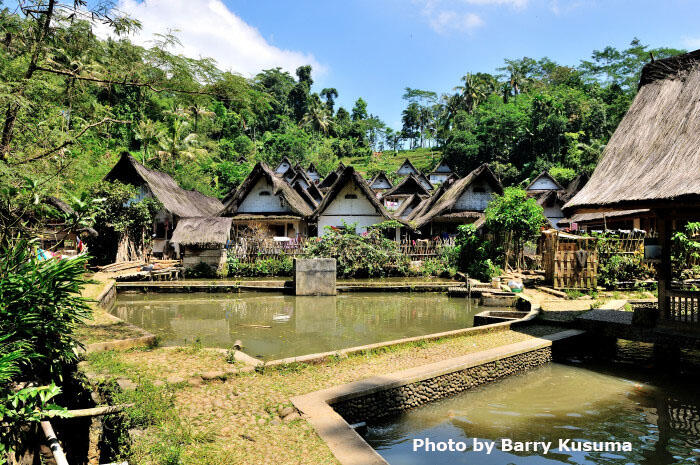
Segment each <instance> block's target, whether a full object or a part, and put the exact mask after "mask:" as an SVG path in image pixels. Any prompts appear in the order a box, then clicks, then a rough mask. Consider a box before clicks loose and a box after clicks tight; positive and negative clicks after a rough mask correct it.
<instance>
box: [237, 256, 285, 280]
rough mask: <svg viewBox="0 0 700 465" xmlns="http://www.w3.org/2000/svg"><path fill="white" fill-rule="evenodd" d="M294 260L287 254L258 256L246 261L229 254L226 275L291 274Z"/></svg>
mask: <svg viewBox="0 0 700 465" xmlns="http://www.w3.org/2000/svg"><path fill="white" fill-rule="evenodd" d="M293 267H294V262H293V261H292V258H291V257H290V256H288V255H281V256H280V257H279V258H260V259H257V260H255V261H253V262H246V261H242V260H239V259H238V258H235V257H234V256H229V258H228V275H229V276H230V277H236V276H240V277H267V276H291V275H292V268H293Z"/></svg>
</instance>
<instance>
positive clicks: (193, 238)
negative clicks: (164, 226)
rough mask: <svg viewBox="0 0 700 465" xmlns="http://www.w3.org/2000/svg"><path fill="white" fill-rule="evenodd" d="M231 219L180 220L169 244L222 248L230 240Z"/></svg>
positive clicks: (202, 218)
mask: <svg viewBox="0 0 700 465" xmlns="http://www.w3.org/2000/svg"><path fill="white" fill-rule="evenodd" d="M231 222H232V218H224V217H220V216H219V217H199V218H180V221H178V222H177V226H176V227H175V231H173V237H172V238H171V239H170V242H175V243H178V244H180V245H196V246H207V245H219V246H224V245H226V243H227V242H228V240H229V239H230V238H231Z"/></svg>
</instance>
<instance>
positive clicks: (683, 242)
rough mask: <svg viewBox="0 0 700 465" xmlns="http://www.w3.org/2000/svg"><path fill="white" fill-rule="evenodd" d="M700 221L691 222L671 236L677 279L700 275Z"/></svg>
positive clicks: (672, 259)
mask: <svg viewBox="0 0 700 465" xmlns="http://www.w3.org/2000/svg"><path fill="white" fill-rule="evenodd" d="M698 233H700V223H699V222H694V221H693V222H689V223H687V224H686V225H685V227H684V228H683V230H681V231H676V232H674V233H673V235H672V236H671V271H672V273H673V274H674V278H675V279H689V278H697V277H698V276H700V266H699V265H700V241H698Z"/></svg>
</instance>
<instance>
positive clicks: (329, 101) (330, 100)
mask: <svg viewBox="0 0 700 465" xmlns="http://www.w3.org/2000/svg"><path fill="white" fill-rule="evenodd" d="M321 95H322V96H323V98H325V99H326V109H327V110H328V113H329V114H330V115H331V116H332V115H333V105H335V99H336V98H338V91H337V90H336V88H335V87H326V88H324V89H323V90H321Z"/></svg>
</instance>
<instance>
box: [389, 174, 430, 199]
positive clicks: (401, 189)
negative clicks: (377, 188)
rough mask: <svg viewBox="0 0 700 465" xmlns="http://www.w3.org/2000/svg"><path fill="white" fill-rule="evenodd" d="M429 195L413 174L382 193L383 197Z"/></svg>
mask: <svg viewBox="0 0 700 465" xmlns="http://www.w3.org/2000/svg"><path fill="white" fill-rule="evenodd" d="M411 194H418V195H430V192H428V189H426V188H425V186H424V185H423V183H421V182H420V180H419V179H418V178H417V177H416V176H415V175H413V174H409V175H408V176H406V177H405V178H403V180H402V181H401V182H400V183H398V184H397V185H395V186H394V187H392V188H391V189H389V190H386V191H384V195H383V197H384V198H386V197H391V196H396V195H411Z"/></svg>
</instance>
